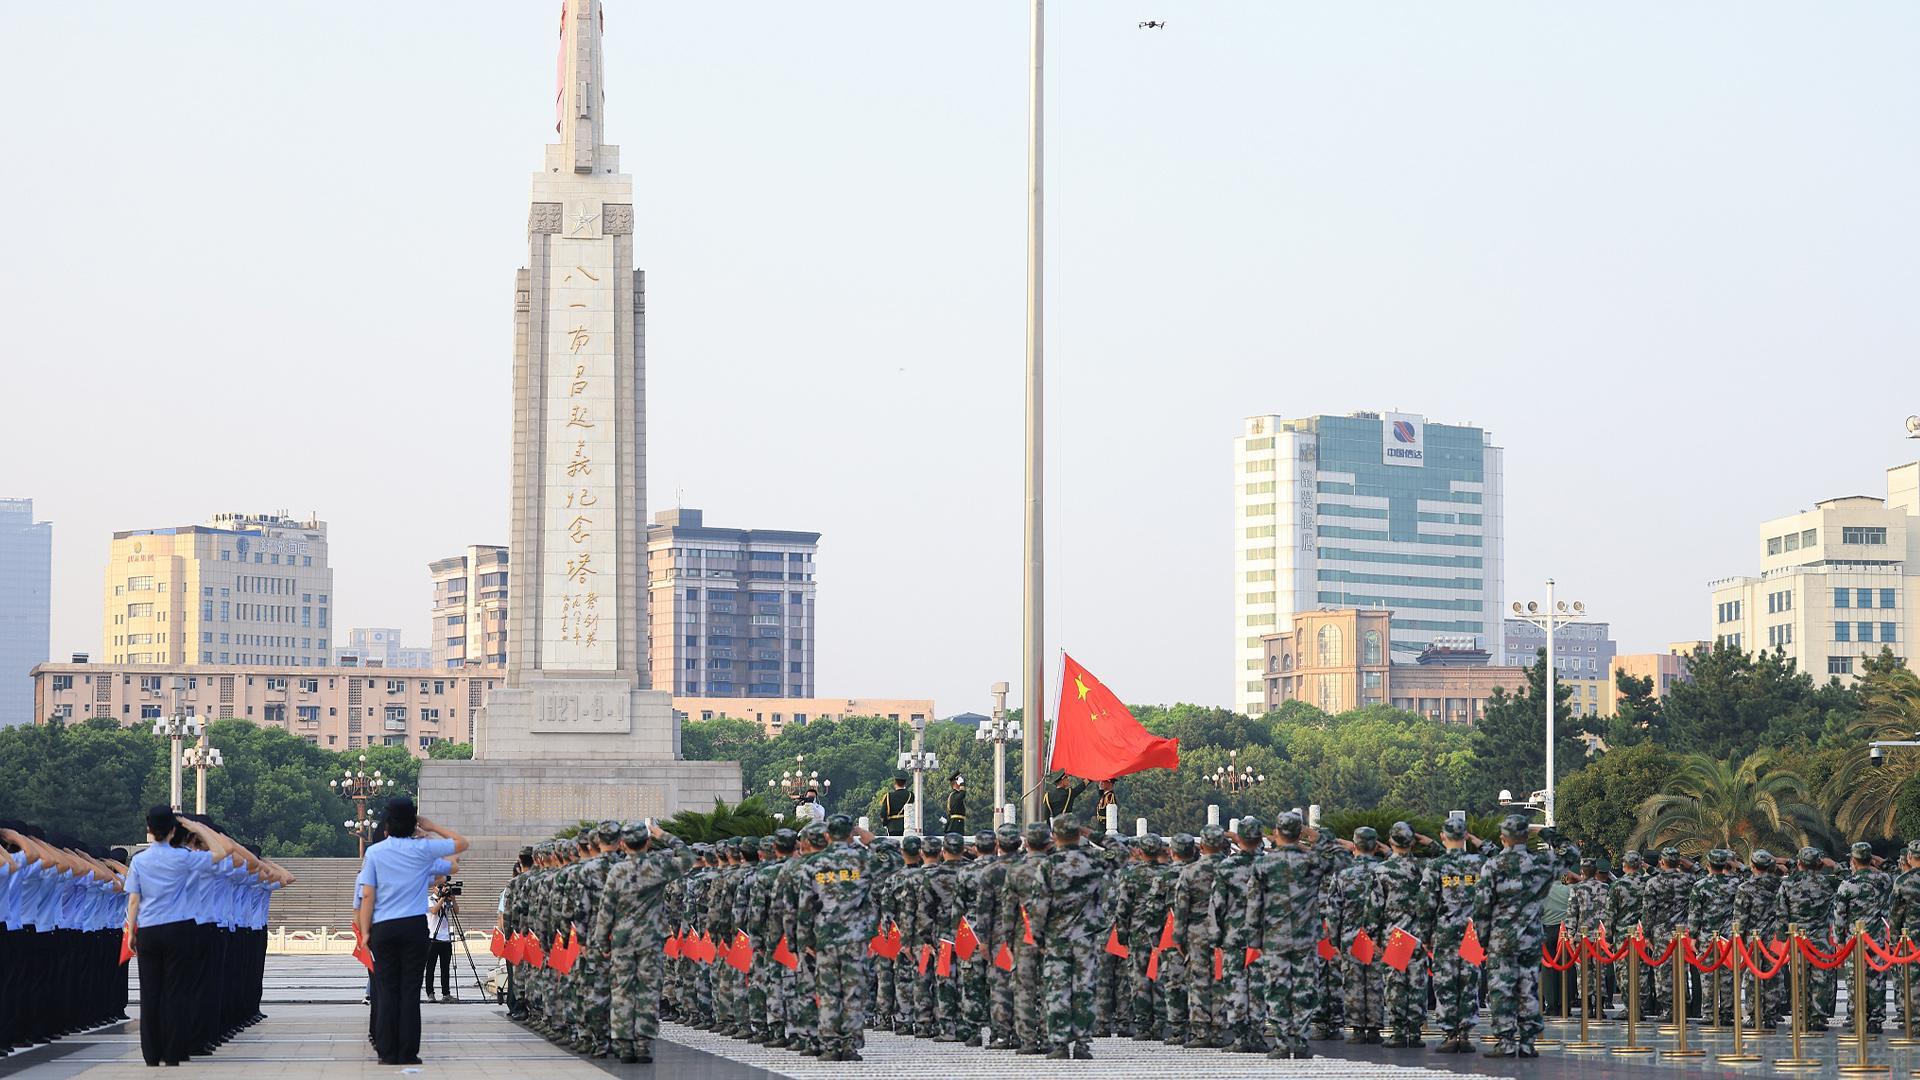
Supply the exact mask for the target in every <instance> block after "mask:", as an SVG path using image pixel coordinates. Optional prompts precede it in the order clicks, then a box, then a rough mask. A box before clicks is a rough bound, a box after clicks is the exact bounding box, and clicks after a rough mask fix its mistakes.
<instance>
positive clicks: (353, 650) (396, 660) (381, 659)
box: [333, 626, 433, 671]
mask: <svg viewBox="0 0 1920 1080" xmlns="http://www.w3.org/2000/svg"><path fill="white" fill-rule="evenodd" d="M403 638H404V635H402V634H401V632H400V628H399V627H397V626H354V627H349V628H348V629H346V630H344V631H339V632H338V636H336V637H335V639H334V646H333V663H334V664H335V665H336V666H340V667H385V668H407V669H409V670H415V671H418V670H420V669H423V668H427V667H431V666H432V665H433V650H432V649H423V648H420V647H419V646H410V645H407V644H404V641H403Z"/></svg>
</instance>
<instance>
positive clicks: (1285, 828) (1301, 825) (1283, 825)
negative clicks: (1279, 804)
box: [1273, 810, 1307, 840]
mask: <svg viewBox="0 0 1920 1080" xmlns="http://www.w3.org/2000/svg"><path fill="white" fill-rule="evenodd" d="M1306 825H1307V823H1306V820H1305V819H1304V818H1302V817H1301V816H1300V815H1299V814H1296V813H1294V812H1293V811H1292V810H1289V811H1287V812H1286V813H1284V814H1281V815H1280V820H1279V821H1276V822H1274V824H1273V827H1274V829H1275V830H1276V831H1277V832H1279V834H1280V835H1281V837H1283V838H1284V839H1287V840H1298V839H1300V832H1301V830H1302V829H1305V828H1306Z"/></svg>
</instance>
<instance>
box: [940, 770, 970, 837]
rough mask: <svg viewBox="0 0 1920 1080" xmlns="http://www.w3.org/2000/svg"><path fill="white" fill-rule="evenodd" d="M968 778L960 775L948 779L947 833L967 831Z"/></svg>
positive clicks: (956, 774)
mask: <svg viewBox="0 0 1920 1080" xmlns="http://www.w3.org/2000/svg"><path fill="white" fill-rule="evenodd" d="M966 785H967V778H966V777H964V776H961V775H960V774H959V773H954V774H953V775H952V776H949V777H947V827H946V829H945V830H943V831H945V832H948V833H960V834H962V835H964V834H965V833H966V831H967V788H966Z"/></svg>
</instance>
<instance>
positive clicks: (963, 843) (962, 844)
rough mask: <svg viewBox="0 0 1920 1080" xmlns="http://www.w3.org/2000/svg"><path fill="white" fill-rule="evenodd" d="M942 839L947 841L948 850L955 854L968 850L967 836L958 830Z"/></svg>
mask: <svg viewBox="0 0 1920 1080" xmlns="http://www.w3.org/2000/svg"><path fill="white" fill-rule="evenodd" d="M941 839H942V840H943V841H945V842H946V850H947V851H949V852H952V853H953V854H955V855H958V854H960V853H961V852H963V851H965V850H967V838H966V837H964V836H961V835H960V834H959V833H957V832H950V833H948V834H947V835H945V836H943V837H941Z"/></svg>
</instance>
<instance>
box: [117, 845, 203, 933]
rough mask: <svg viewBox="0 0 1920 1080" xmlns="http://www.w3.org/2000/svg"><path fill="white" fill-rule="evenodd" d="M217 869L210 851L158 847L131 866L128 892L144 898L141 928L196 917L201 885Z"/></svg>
mask: <svg viewBox="0 0 1920 1080" xmlns="http://www.w3.org/2000/svg"><path fill="white" fill-rule="evenodd" d="M212 868H213V855H212V854H211V853H210V852H205V851H194V850H192V849H190V848H178V847H174V846H173V845H172V844H154V845H152V846H151V847H148V848H147V849H146V850H144V851H142V852H140V854H138V855H135V856H134V857H133V861H132V862H131V863H129V864H127V893H128V895H131V896H138V897H139V898H140V916H139V919H140V925H141V926H162V925H165V924H167V923H172V922H180V921H182V920H184V919H191V918H194V917H195V914H196V912H195V907H194V905H195V900H196V897H197V896H198V895H199V888H198V886H199V885H200V883H201V882H203V881H204V880H205V879H206V876H207V873H208V872H209V871H210V870H211V869H212Z"/></svg>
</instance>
